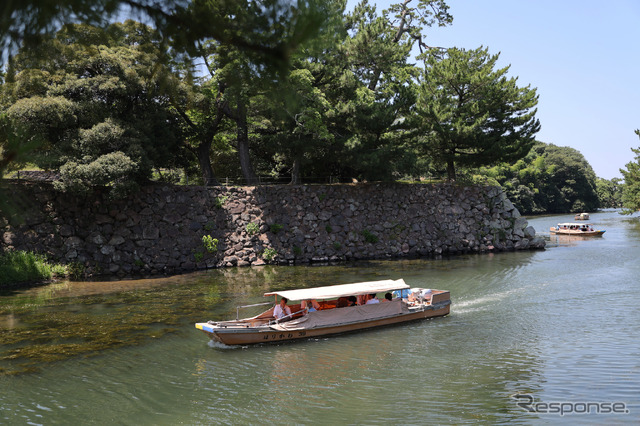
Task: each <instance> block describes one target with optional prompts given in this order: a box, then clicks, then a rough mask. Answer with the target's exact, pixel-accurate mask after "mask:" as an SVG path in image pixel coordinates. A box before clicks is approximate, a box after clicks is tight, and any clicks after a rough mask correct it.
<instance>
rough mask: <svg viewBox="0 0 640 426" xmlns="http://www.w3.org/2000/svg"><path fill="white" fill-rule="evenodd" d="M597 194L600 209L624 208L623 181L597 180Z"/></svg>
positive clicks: (617, 179) (615, 179)
mask: <svg viewBox="0 0 640 426" xmlns="http://www.w3.org/2000/svg"><path fill="white" fill-rule="evenodd" d="M596 192H597V193H598V200H600V207H605V208H619V207H622V179H619V178H613V179H611V180H608V179H603V178H600V177H599V178H596Z"/></svg>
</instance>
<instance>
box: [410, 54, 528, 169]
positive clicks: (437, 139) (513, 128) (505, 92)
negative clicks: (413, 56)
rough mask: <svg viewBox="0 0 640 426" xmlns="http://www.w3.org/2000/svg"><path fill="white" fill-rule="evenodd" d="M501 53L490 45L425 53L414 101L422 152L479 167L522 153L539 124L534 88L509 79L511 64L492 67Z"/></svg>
mask: <svg viewBox="0 0 640 426" xmlns="http://www.w3.org/2000/svg"><path fill="white" fill-rule="evenodd" d="M498 57H499V55H489V53H488V49H483V48H478V49H475V50H464V49H462V50H461V49H456V48H452V49H448V50H447V51H446V53H445V55H444V58H441V57H440V54H425V55H423V58H424V59H425V69H424V76H423V79H422V82H421V84H420V88H419V94H418V102H417V103H416V122H417V126H418V128H419V129H420V131H421V133H422V135H423V137H422V141H421V148H422V151H423V153H424V154H426V155H429V156H431V157H432V158H433V159H434V160H435V161H437V162H439V163H441V164H443V165H446V168H447V175H448V177H449V179H451V180H454V179H455V178H456V171H455V168H456V165H457V166H468V167H478V166H482V165H491V164H496V163H498V162H501V161H507V162H513V161H517V160H518V159H520V158H522V157H524V156H525V155H526V154H527V153H528V152H529V150H530V149H531V147H532V146H533V144H534V142H535V139H534V136H535V134H536V133H537V132H538V130H539V129H540V122H539V121H538V120H537V119H536V118H535V114H536V111H537V110H536V109H533V108H534V107H535V106H536V105H537V103H538V96H537V94H536V89H531V88H530V86H526V87H523V88H520V87H518V86H517V84H516V83H517V79H516V78H507V76H506V74H507V72H508V71H509V67H508V66H507V67H505V68H501V69H494V68H495V65H496V62H497V60H498Z"/></svg>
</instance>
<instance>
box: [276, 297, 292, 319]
mask: <svg viewBox="0 0 640 426" xmlns="http://www.w3.org/2000/svg"><path fill="white" fill-rule="evenodd" d="M288 301H289V299H287V298H286V297H283V298H282V299H280V303H278V304H277V305H276V307H275V308H273V316H274V317H276V319H283V318H286V317H291V308H289V307H288V306H287V302H288Z"/></svg>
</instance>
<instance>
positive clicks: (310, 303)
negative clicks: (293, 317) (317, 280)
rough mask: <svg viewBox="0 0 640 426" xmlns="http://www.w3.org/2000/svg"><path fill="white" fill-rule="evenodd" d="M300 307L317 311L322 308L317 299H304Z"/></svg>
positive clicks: (309, 310) (308, 310)
mask: <svg viewBox="0 0 640 426" xmlns="http://www.w3.org/2000/svg"><path fill="white" fill-rule="evenodd" d="M300 309H302V310H305V309H306V310H307V312H315V311H319V310H320V304H319V303H318V302H317V301H316V300H315V299H310V300H303V301H302V303H301V304H300Z"/></svg>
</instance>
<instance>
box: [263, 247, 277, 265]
mask: <svg viewBox="0 0 640 426" xmlns="http://www.w3.org/2000/svg"><path fill="white" fill-rule="evenodd" d="M277 255H278V252H277V251H276V249H274V248H271V247H269V248H266V249H265V250H264V251H263V252H262V258H263V259H264V260H266V261H267V262H271V261H272V260H273V259H275V257H276V256H277Z"/></svg>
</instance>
